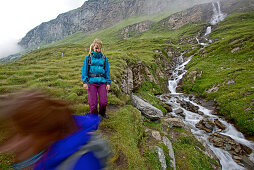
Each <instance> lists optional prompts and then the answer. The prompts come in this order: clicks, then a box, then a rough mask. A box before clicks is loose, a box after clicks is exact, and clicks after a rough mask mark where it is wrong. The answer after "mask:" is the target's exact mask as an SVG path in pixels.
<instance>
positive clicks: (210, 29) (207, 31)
mask: <svg viewBox="0 0 254 170" xmlns="http://www.w3.org/2000/svg"><path fill="white" fill-rule="evenodd" d="M211 32H212V27H211V26H209V27H207V28H206V32H205V36H207V35H208V34H210V33H211Z"/></svg>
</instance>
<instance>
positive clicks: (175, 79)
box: [168, 53, 192, 94]
mask: <svg viewBox="0 0 254 170" xmlns="http://www.w3.org/2000/svg"><path fill="white" fill-rule="evenodd" d="M183 55H184V53H182V54H181V55H180V56H179V57H178V58H177V61H176V69H175V70H174V71H173V73H172V76H171V78H170V80H169V81H168V89H169V90H170V92H171V94H176V87H177V84H178V83H179V81H180V80H181V79H182V77H183V76H184V74H185V73H186V72H187V71H186V70H184V67H185V65H187V64H188V63H189V61H190V60H191V58H192V57H190V58H188V60H187V61H185V62H183Z"/></svg>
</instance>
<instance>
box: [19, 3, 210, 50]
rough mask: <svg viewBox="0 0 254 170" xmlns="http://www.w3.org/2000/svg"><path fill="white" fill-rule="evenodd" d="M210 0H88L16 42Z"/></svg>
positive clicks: (26, 43) (42, 40) (27, 43)
mask: <svg viewBox="0 0 254 170" xmlns="http://www.w3.org/2000/svg"><path fill="white" fill-rule="evenodd" d="M211 1H212V0H203V1H200V0H157V1H154V0H88V1H86V2H85V3H84V4H83V5H82V6H81V7H80V8H77V9H75V10H72V11H69V12H66V13H63V14H60V15H59V16H58V17H57V18H56V19H54V20H51V21H49V22H44V23H42V24H40V25H39V26H37V27H35V28H34V29H32V30H31V31H29V32H28V33H27V34H26V36H25V37H24V38H23V39H22V40H21V41H20V42H19V45H21V46H22V47H23V48H31V47H33V46H38V45H40V44H48V43H51V42H55V41H58V40H60V39H62V38H64V37H66V36H68V35H72V34H73V33H75V32H77V31H82V32H83V33H92V32H95V31H98V30H101V29H105V28H107V27H110V26H112V25H114V24H116V23H118V22H120V21H122V20H124V19H126V18H129V17H132V16H138V15H153V14H156V13H160V12H163V11H164V12H165V11H169V12H170V11H180V10H183V9H187V8H189V7H192V6H194V5H196V4H200V3H207V2H211Z"/></svg>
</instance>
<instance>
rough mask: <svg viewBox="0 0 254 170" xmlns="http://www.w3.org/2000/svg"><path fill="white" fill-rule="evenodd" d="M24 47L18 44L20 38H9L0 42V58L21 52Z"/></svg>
mask: <svg viewBox="0 0 254 170" xmlns="http://www.w3.org/2000/svg"><path fill="white" fill-rule="evenodd" d="M21 50H22V48H21V47H20V46H19V45H18V40H14V39H9V40H7V41H4V42H0V58H3V57H7V56H9V55H12V54H16V53H18V52H20V51H21Z"/></svg>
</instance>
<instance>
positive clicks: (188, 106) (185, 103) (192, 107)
mask: <svg viewBox="0 0 254 170" xmlns="http://www.w3.org/2000/svg"><path fill="white" fill-rule="evenodd" d="M180 104H181V106H182V107H183V108H184V109H186V110H188V111H191V112H194V113H198V109H199V107H198V106H195V105H194V104H192V103H191V102H188V101H182V102H181V103H180Z"/></svg>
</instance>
